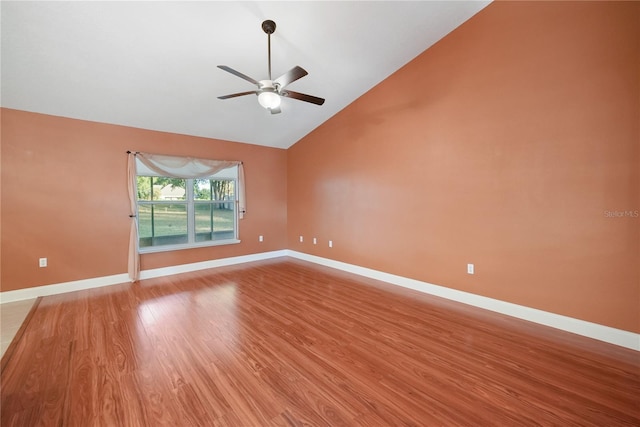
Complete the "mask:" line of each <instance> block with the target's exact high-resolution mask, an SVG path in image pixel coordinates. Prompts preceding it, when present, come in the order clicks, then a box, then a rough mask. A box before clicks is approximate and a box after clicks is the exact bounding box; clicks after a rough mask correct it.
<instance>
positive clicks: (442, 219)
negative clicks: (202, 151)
mask: <svg viewBox="0 0 640 427" xmlns="http://www.w3.org/2000/svg"><path fill="white" fill-rule="evenodd" d="M639 145H640V3H638V2H497V3H493V4H491V5H489V6H488V7H487V8H486V9H484V10H483V11H481V12H480V13H479V14H477V15H476V16H475V17H473V18H472V19H471V20H469V21H467V22H466V23H465V24H463V25H462V26H461V27H459V28H458V29H456V30H455V31H453V32H452V33H450V34H449V35H448V36H447V37H446V38H444V39H443V40H441V41H440V42H439V43H437V44H436V45H435V46H433V47H432V48H430V49H428V50H427V51H425V52H424V53H423V54H422V55H420V56H419V57H417V58H416V59H415V60H414V61H412V62H411V63H409V64H408V65H407V66H405V67H404V68H403V69H401V70H400V71H398V72H397V73H395V74H394V75H392V76H391V77H390V78H388V79H387V80H385V81H384V82H382V83H381V84H380V85H378V86H377V87H375V88H374V89H372V90H371V91H370V92H368V93H367V94H365V95H364V96H362V97H361V98H360V99H358V100H357V101H356V102H354V103H353V104H351V105H350V106H348V107H347V108H345V109H344V110H343V111H342V112H340V113H339V114H337V115H336V116H334V117H333V118H332V119H331V120H329V121H328V122H326V123H325V124H323V125H322V126H320V127H319V128H317V129H316V130H315V131H314V132H312V133H311V134H310V135H308V136H307V137H306V138H304V139H303V140H301V141H300V142H298V143H297V144H296V145H294V146H293V147H292V148H290V149H289V150H288V152H287V155H288V162H287V164H288V175H287V178H288V242H289V243H288V246H289V248H290V249H293V250H297V251H301V252H305V253H310V254H315V255H319V256H322V257H327V258H331V259H335V260H339V261H343V262H347V263H351V264H356V265H360V266H364V267H368V268H373V269H376V270H381V271H385V272H388V273H392V274H398V275H401V276H406V277H411V278H415V279H418V280H422V281H426V282H430V283H434V284H438V285H442V286H447V287H450V288H454V289H459V290H463V291H466V292H471V293H474V294H479V295H485V296H488V297H491V298H496V299H499V300H503V301H509V302H512V303H516V304H521V305H524V306H528V307H533V308H538V309H542V310H545V311H549V312H553V313H558V314H562V315H566V316H570V317H574V318H578V319H583V320H586V321H591V322H595V323H599V324H602V325H608V326H611V327H615V328H620V329H624V330H628V331H633V332H640V218H639V217H638V211H640V182H639V181H640V175H639V170H640V150H639ZM299 235H303V236H304V237H305V241H304V243H299V241H298V236H299ZM313 237H317V238H318V245H313V244H312V238H313ZM329 239H332V240H333V244H334V247H333V248H329V247H328V245H327V241H328V240H329ZM467 263H474V264H475V269H476V273H475V275H468V274H467V273H466V267H467Z"/></svg>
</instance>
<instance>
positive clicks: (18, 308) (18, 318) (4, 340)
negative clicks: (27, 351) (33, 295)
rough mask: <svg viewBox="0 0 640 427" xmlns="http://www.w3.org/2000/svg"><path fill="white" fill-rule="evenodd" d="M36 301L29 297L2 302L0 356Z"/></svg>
mask: <svg viewBox="0 0 640 427" xmlns="http://www.w3.org/2000/svg"><path fill="white" fill-rule="evenodd" d="M34 302H35V299H29V300H24V301H15V302H7V303H3V304H0V340H1V347H0V350H1V351H0V356H2V355H4V353H5V351H6V350H7V348H8V347H9V344H11V341H12V340H13V338H14V337H15V336H16V333H17V332H18V330H19V329H20V326H22V322H24V319H25V318H26V317H27V314H29V310H31V307H32V306H33V303H34Z"/></svg>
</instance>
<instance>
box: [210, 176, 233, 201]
mask: <svg viewBox="0 0 640 427" xmlns="http://www.w3.org/2000/svg"><path fill="white" fill-rule="evenodd" d="M234 187H235V185H234V181H233V180H228V179H217V180H213V179H212V180H211V195H212V200H220V201H223V200H230V201H235V196H234V194H235V188H234Z"/></svg>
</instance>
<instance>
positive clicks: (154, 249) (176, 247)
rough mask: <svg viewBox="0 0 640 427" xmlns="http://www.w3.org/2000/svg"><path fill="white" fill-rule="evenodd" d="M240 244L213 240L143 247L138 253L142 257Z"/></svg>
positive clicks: (237, 241) (234, 240) (235, 240)
mask: <svg viewBox="0 0 640 427" xmlns="http://www.w3.org/2000/svg"><path fill="white" fill-rule="evenodd" d="M240 242H241V240H238V239H229V240H214V241H208V242H200V243H192V244H189V245H162V246H145V247H144V248H138V253H139V254H142V255H144V254H153V253H156V252H168V251H179V250H182V249H197V248H207V247H210V246H222V245H235V244H238V243H240Z"/></svg>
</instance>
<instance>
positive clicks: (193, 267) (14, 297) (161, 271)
mask: <svg viewBox="0 0 640 427" xmlns="http://www.w3.org/2000/svg"><path fill="white" fill-rule="evenodd" d="M282 256H287V252H286V251H285V250H280V251H272V252H262V253H257V254H251V255H241V256H237V257H231V258H222V259H215V260H209V261H202V262H195V263H191V264H182V265H175V266H171V267H163V268H155V269H153V270H143V271H141V272H140V279H141V280H143V279H151V278H154V277H161V276H169V275H172V274H179V273H187V272H190V271H197V270H205V269H207V268H215V267H224V266H228V265H234V264H242V263H245V262H251V261H260V260H264V259H270V258H277V257H282ZM127 282H129V275H128V274H127V273H122V274H114V275H113V276H103V277H95V278H91V279H82V280H75V281H72V282H64V283H56V284H53V285H44V286H36V287H33V288H25V289H17V290H15V291H6V292H0V303H2V304H4V303H7V302H14V301H22V300H26V299H35V298H37V297H44V296H48V295H56V294H62V293H65V292H73V291H81V290H84V289H91V288H99V287H102V286H110V285H118V284H121V283H127Z"/></svg>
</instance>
